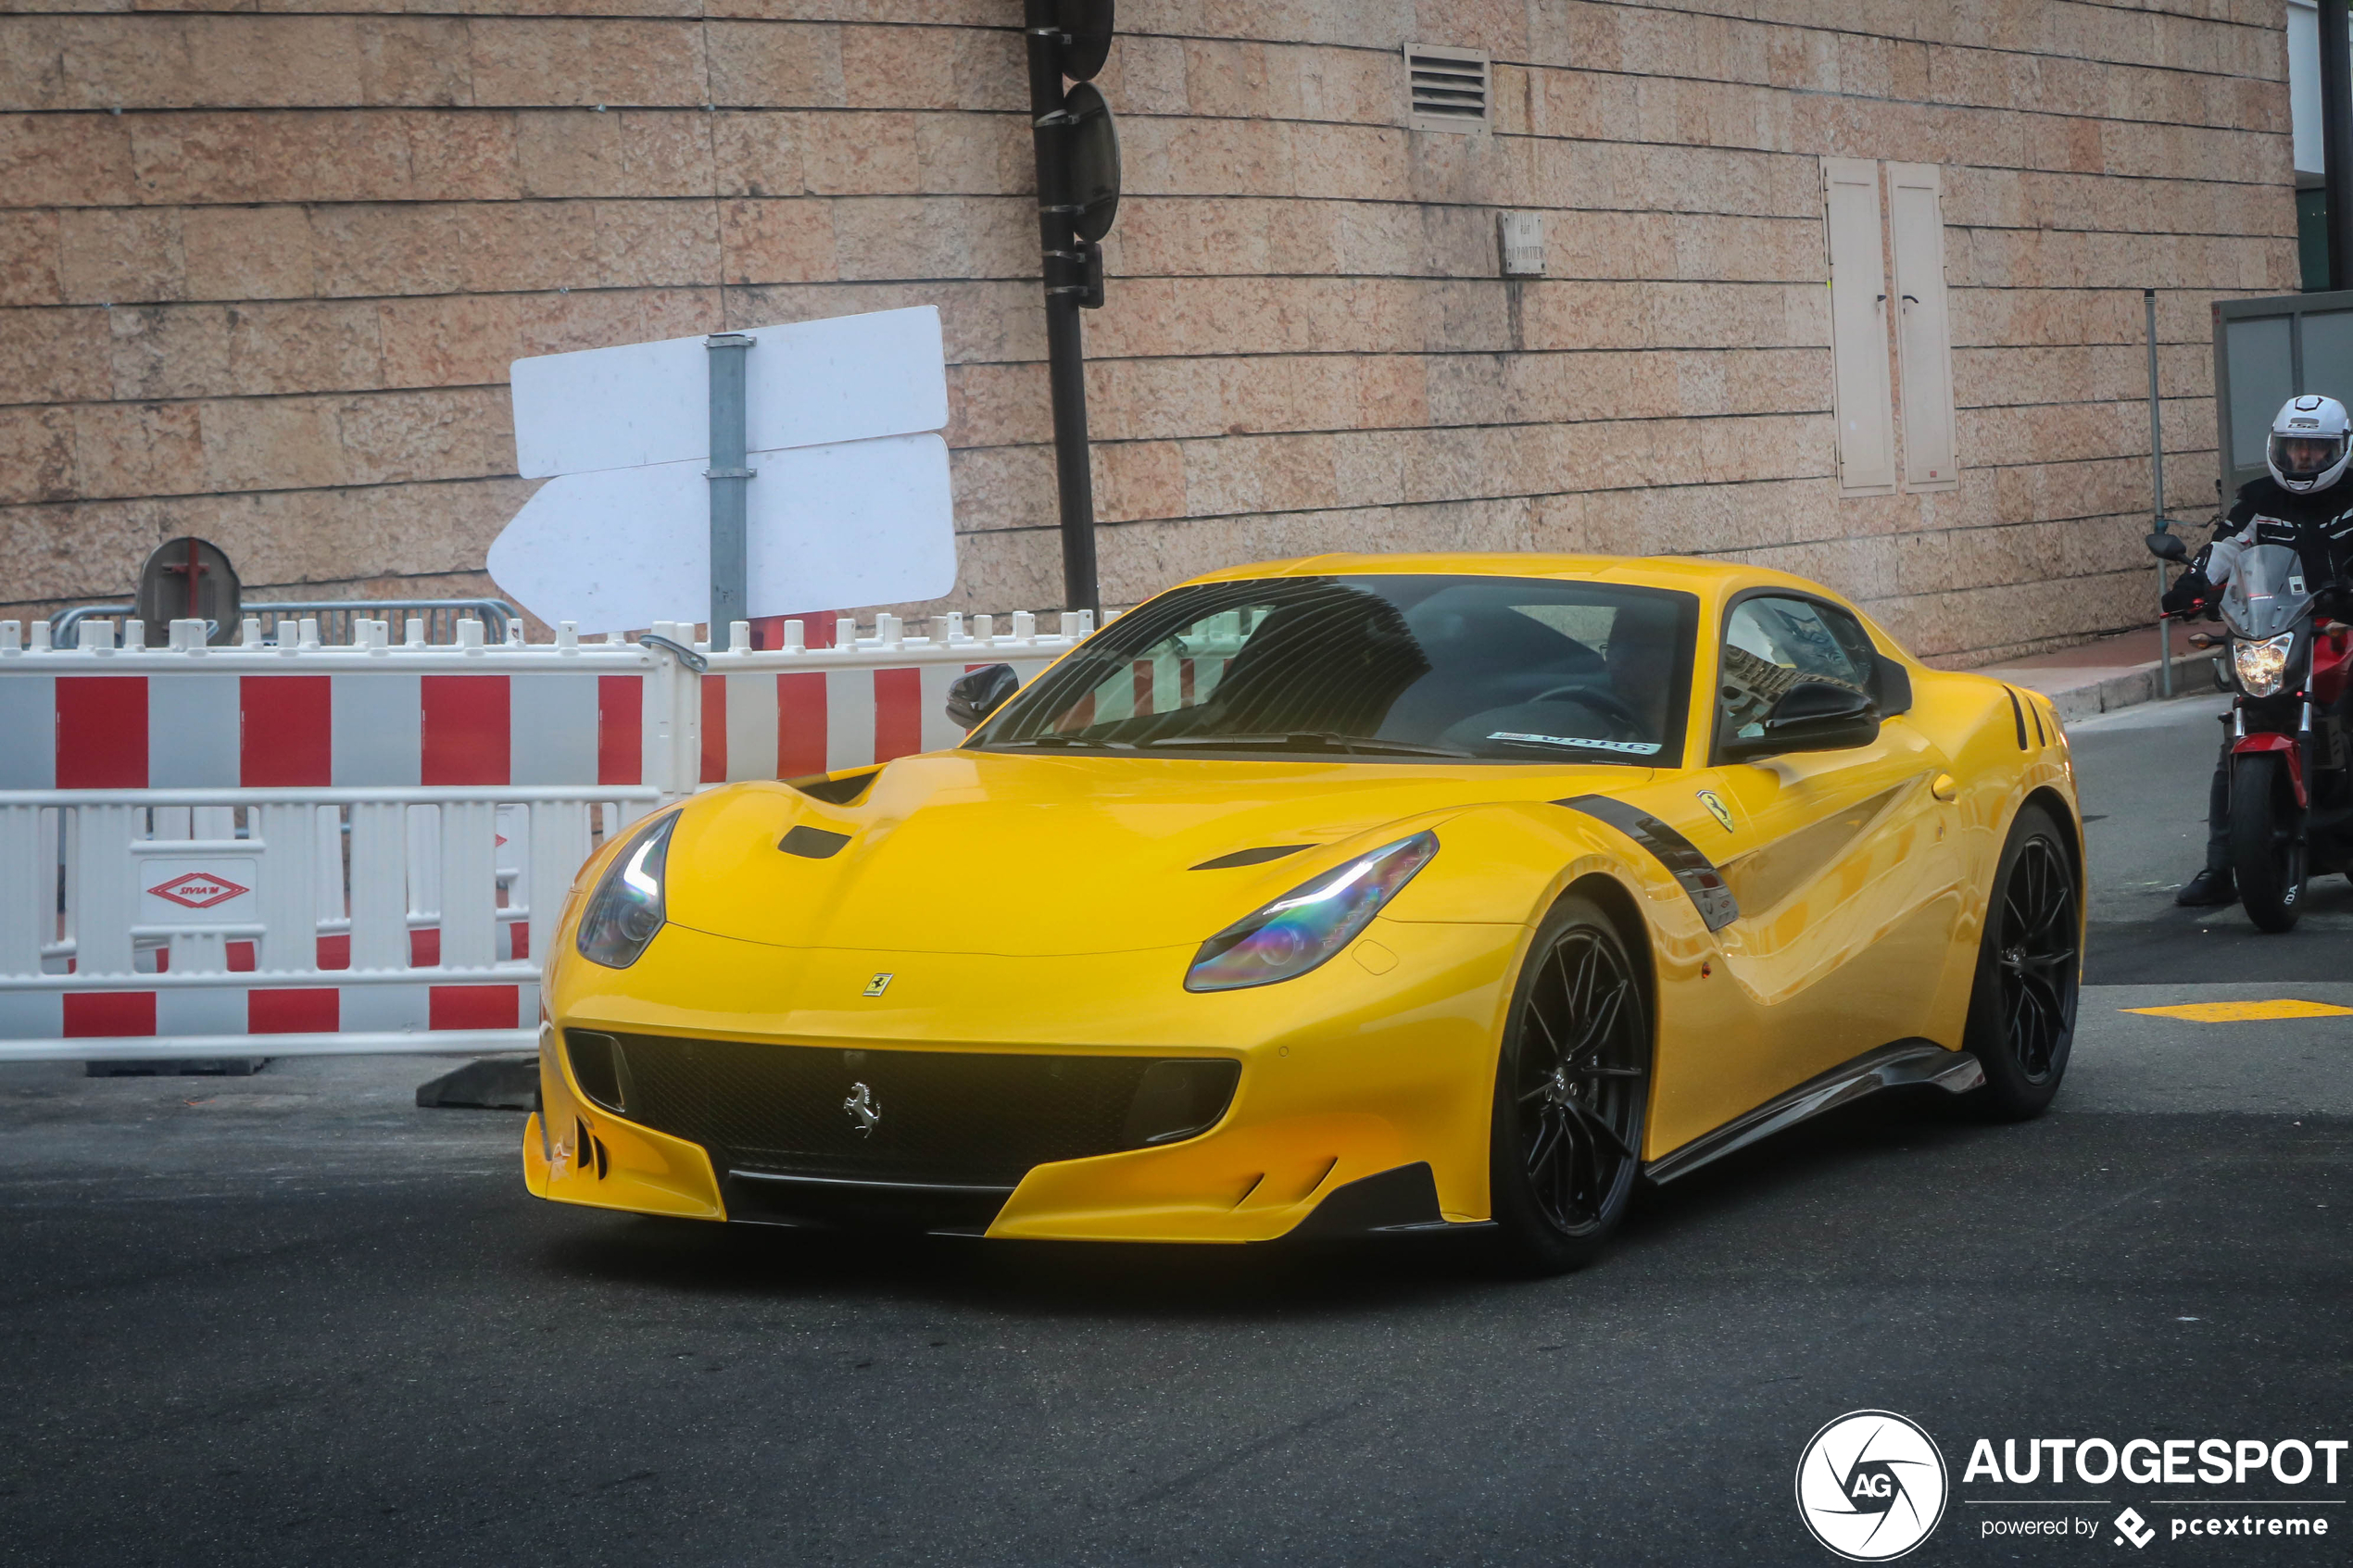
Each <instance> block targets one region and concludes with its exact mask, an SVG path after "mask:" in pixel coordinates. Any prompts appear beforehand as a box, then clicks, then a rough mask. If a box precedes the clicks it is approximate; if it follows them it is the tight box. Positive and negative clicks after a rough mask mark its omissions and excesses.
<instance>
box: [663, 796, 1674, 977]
mask: <svg viewBox="0 0 2353 1568" xmlns="http://www.w3.org/2000/svg"><path fill="white" fill-rule="evenodd" d="M1647 776H1648V774H1647V771H1642V770H1634V769H1626V768H1601V769H1559V768H1546V769H1541V770H1538V769H1520V768H1478V767H1468V768H1466V767H1444V766H1437V767H1425V766H1421V765H1418V764H1403V765H1401V764H1394V763H1362V762H1341V763H1335V762H1324V761H1239V762H1238V761H1216V760H1205V759H1133V758H1125V757H1105V756H1102V755H1100V754H1093V755H1087V756H1058V757H1038V756H1013V755H1006V754H1003V753H993V752H975V751H954V752H940V753H931V754H926V755H924V756H920V757H911V758H904V759H900V760H899V761H896V762H893V763H891V764H889V765H888V766H887V768H885V769H884V770H883V771H882V772H881V774H880V776H879V777H878V778H877V779H876V780H875V784H873V786H872V787H871V788H870V789H869V790H868V791H867V792H866V794H865V795H864V796H863V797H861V798H860V799H859V800H858V801H857V802H856V803H854V804H852V805H849V806H835V805H829V804H827V803H825V802H824V801H820V800H816V799H813V798H812V797H809V796H806V795H803V794H801V793H800V792H799V791H798V790H796V789H793V788H791V787H789V786H788V785H785V784H766V783H751V784H734V785H730V786H728V787H726V788H724V789H720V790H714V791H711V793H709V794H707V795H703V796H699V797H696V798H695V799H694V800H693V801H691V802H689V803H688V804H687V806H686V808H685V813H684V816H683V818H682V820H681V821H680V822H679V825H678V829H677V833H676V834H675V836H674V838H673V842H672V845H671V849H670V856H669V871H668V877H667V903H668V912H669V918H670V919H671V920H672V921H673V922H675V923H677V924H679V925H684V926H689V927H692V928H694V929H696V930H698V931H705V932H710V933H711V934H713V935H723V936H733V937H739V938H743V939H746V940H749V941H755V942H766V943H774V944H777V945H781V946H786V947H857V948H868V949H895V950H902V951H911V952H964V953H996V954H1003V955H1007V956H1024V957H1030V956H1052V955H1071V954H1085V953H1109V952H1125V951H1134V950H1139V949H1143V948H1151V947H1171V946H1176V945H1190V944H1194V943H1198V942H1200V941H1202V939H1203V938H1205V937H1207V936H1209V935H1212V934H1213V933H1214V932H1216V931H1218V930H1220V929H1221V928H1223V927H1224V926H1226V925H1227V924H1229V923H1231V922H1233V921H1235V920H1238V919H1239V918H1240V917H1241V916H1243V915H1245V914H1247V913H1249V912H1250V911H1251V910H1252V909H1256V908H1257V907H1258V906H1259V905H1261V904H1263V903H1265V902H1266V901H1267V900H1268V899H1270V898H1273V897H1278V896H1280V895H1281V894H1283V893H1284V892H1286V891H1288V890H1289V889H1290V888H1291V887H1294V886H1296V885H1298V884H1300V883H1302V882H1303V881H1305V880H1306V879H1307V878H1309V877H1311V876H1313V875H1315V874H1316V873H1317V872H1321V871H1324V870H1326V869H1327V868H1328V867H1330V866H1332V865H1335V864H1338V863H1340V862H1341V861H1343V860H1345V859H1349V858H1351V857H1352V856H1353V855H1355V854H1360V853H1362V852H1364V851H1365V850H1366V849H1370V848H1374V847H1378V846H1379V845H1382V844H1386V843H1388V842H1390V840H1391V839H1392V838H1395V837H1400V836H1403V834H1407V833H1412V832H1417V831H1419V830H1420V829H1422V828H1425V827H1431V826H1439V825H1441V824H1442V822H1443V821H1444V819H1445V818H1446V817H1447V816H1450V815H1452V814H1453V813H1455V812H1457V811H1460V810H1462V809H1465V808H1466V807H1469V806H1473V805H1477V804H1478V803H1480V802H1483V801H1491V800H1526V799H1531V798H1535V799H1543V798H1554V797H1560V796H1563V795H1569V794H1577V793H1582V792H1583V791H1585V790H1588V789H1595V788H1606V787H1610V786H1613V785H1614V786H1617V787H1624V786H1625V785H1627V784H1631V783H1634V782H1637V781H1639V780H1641V779H1643V778H1645V777H1647ZM804 826H805V827H810V828H814V829H817V830H820V831H821V832H824V833H828V834H841V835H844V836H845V837H846V838H847V842H846V843H843V844H841V845H840V846H839V847H837V848H835V849H834V850H833V852H832V853H831V854H829V855H826V856H825V857H824V858H822V859H816V858H812V857H810V856H807V855H802V854H794V853H789V852H786V851H785V850H783V849H782V848H780V847H779V845H780V841H781V840H782V839H783V838H784V836H785V835H786V834H787V833H788V832H790V831H791V830H792V829H794V828H796V827H804ZM808 836H809V835H803V837H804V838H806V837H808ZM1442 838H1443V833H1442V832H1441V840H1442ZM1278 845H1304V846H1307V847H1306V848H1303V849H1300V850H1298V851H1296V852H1294V853H1291V854H1290V855H1286V856H1284V857H1282V858H1280V859H1271V860H1267V861H1264V862H1261V863H1257V864H1252V865H1247V866H1240V867H1229V868H1224V869H1219V870H1208V871H1204V870H1200V869H1197V868H1199V867H1200V866H1201V865H1202V862H1204V861H1208V860H1214V859H1218V858H1220V857H1224V856H1228V855H1232V854H1235V853H1237V852H1239V851H1243V850H1251V849H1261V848H1267V847H1274V846H1278ZM819 847H829V845H828V844H827V842H826V841H820V842H819ZM1437 864H1440V865H1442V864H1443V859H1442V857H1441V860H1440V861H1439V862H1437Z"/></svg>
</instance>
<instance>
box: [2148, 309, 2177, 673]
mask: <svg viewBox="0 0 2353 1568" xmlns="http://www.w3.org/2000/svg"><path fill="white" fill-rule="evenodd" d="M2141 305H2142V307H2144V308H2145V310H2146V312H2147V314H2148V333H2149V468H2150V470H2151V473H2152V476H2153V477H2152V478H2151V480H2150V490H2149V525H2150V527H2151V528H2152V529H2153V530H2154V531H2155V532H2157V533H2164V532H2165V416H2164V414H2163V412H2162V411H2161V409H2160V408H2159V405H2158V397H2157V291H2156V290H2155V289H2143V290H2142V291H2141ZM2157 592H2158V597H2159V598H2162V597H2164V596H2165V563H2164V562H2163V561H2162V560H2160V561H2158V563H2157ZM2157 691H2158V696H2172V695H2173V623H2172V622H2171V621H2168V620H2166V619H2165V615H2164V612H2163V611H2162V610H2161V609H2160V610H2159V611H2158V617H2157Z"/></svg>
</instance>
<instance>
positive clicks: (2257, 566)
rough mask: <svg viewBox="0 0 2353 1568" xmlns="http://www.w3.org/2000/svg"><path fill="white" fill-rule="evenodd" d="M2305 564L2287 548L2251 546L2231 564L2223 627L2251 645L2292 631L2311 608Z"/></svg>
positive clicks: (2224, 588)
mask: <svg viewBox="0 0 2353 1568" xmlns="http://www.w3.org/2000/svg"><path fill="white" fill-rule="evenodd" d="M2311 605H2312V595H2311V592H2310V590H2309V588H2307V587H2306V585H2305V582H2304V561H2303V558H2301V557H2300V556H2298V555H2297V554H2296V552H2295V551H2294V550H2292V549H2290V548H2288V546H2285V545H2252V546H2248V547H2246V549H2243V550H2241V551H2240V552H2239V555H2238V559H2237V560H2235V561H2233V563H2232V564H2231V580H2230V582H2229V583H2225V584H2224V585H2223V588H2222V604H2221V610H2222V623H2223V624H2224V625H2226V626H2228V627H2229V628H2230V629H2231V630H2232V631H2233V632H2234V633H2237V634H2238V635H2240V636H2242V637H2245V638H2246V639H2247V640H2248V641H2250V642H2261V641H2263V640H2265V639H2266V638H2270V637H2276V636H2278V635H2279V634H2280V633H2283V632H2285V631H2288V630H2290V629H2291V628H2293V627H2294V626H2295V625H2296V622H2297V621H2301V620H2302V619H2303V618H2304V612H2305V611H2306V610H2308V609H2309V608H2311Z"/></svg>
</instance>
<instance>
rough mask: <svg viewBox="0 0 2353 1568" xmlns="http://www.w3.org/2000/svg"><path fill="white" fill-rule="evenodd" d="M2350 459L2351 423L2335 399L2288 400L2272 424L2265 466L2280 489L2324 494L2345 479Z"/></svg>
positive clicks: (2299, 493)
mask: <svg viewBox="0 0 2353 1568" xmlns="http://www.w3.org/2000/svg"><path fill="white" fill-rule="evenodd" d="M2349 457H2353V421H2348V420H2347V419H2346V416H2345V405H2344V404H2342V403H2339V402H2338V401H2337V400H2336V399H2335V398H2334V397H2291V398H2289V399H2288V400H2287V402H2286V403H2284V404H2283V405H2282V406H2281V408H2280V417H2279V418H2278V419H2276V420H2272V421H2271V445H2269V446H2267V447H2266V448H2265V449H2264V453H2263V462H2264V465H2265V466H2266V467H2267V468H2269V469H2270V470H2271V477H2272V478H2273V479H2276V480H2278V481H2279V482H2280V488H2281V489H2283V490H2287V491H2293V492H2294V493H2295V494H2296V495H2309V494H2310V493H2311V492H2312V491H2315V490H2326V489H2327V488H2328V487H2329V486H2330V485H2332V484H2334V483H2336V482H2337V481H2338V480H2339V479H2341V478H2343V477H2344V475H2345V463H2346V459H2347V458H2349Z"/></svg>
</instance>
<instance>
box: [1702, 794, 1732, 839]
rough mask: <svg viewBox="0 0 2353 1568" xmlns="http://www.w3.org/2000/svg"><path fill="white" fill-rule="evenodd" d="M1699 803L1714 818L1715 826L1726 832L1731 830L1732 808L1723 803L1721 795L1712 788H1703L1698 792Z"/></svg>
mask: <svg viewBox="0 0 2353 1568" xmlns="http://www.w3.org/2000/svg"><path fill="white" fill-rule="evenodd" d="M1699 803H1700V804H1701V805H1703V806H1705V807H1706V808H1707V814H1708V815H1709V816H1711V817H1713V818H1715V819H1716V825H1717V826H1718V827H1720V828H1722V829H1723V830H1724V831H1725V832H1726V833H1730V832H1731V831H1732V809H1731V808H1730V807H1729V806H1727V805H1725V804H1724V797H1722V796H1720V795H1718V794H1717V793H1716V792H1715V791H1714V790H1712V789H1704V790H1701V791H1700V792H1699Z"/></svg>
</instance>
